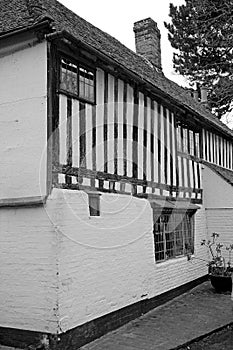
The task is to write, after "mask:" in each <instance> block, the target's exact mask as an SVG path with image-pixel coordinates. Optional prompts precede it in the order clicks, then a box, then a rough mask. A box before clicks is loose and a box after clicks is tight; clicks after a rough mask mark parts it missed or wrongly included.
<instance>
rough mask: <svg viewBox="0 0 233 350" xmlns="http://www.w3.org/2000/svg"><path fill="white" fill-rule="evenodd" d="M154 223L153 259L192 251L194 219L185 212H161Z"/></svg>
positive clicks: (160, 259) (168, 257)
mask: <svg viewBox="0 0 233 350" xmlns="http://www.w3.org/2000/svg"><path fill="white" fill-rule="evenodd" d="M154 217H155V218H156V222H155V224H154V244H155V259H156V261H163V260H165V259H171V258H175V257H177V256H183V255H185V254H187V253H193V252H194V220H193V216H191V215H190V214H189V213H185V212H175V213H170V214H163V215H160V216H159V217H157V216H156V215H155V214H154Z"/></svg>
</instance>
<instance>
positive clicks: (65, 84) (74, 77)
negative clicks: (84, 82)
mask: <svg viewBox="0 0 233 350" xmlns="http://www.w3.org/2000/svg"><path fill="white" fill-rule="evenodd" d="M60 88H61V89H62V90H65V91H67V92H70V93H72V94H75V95H77V94H78V66H77V65H75V64H74V63H71V62H69V61H68V60H65V59H62V60H61V77H60Z"/></svg>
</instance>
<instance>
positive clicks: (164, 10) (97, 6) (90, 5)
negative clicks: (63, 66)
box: [59, 0, 185, 85]
mask: <svg viewBox="0 0 233 350" xmlns="http://www.w3.org/2000/svg"><path fill="white" fill-rule="evenodd" d="M59 1H60V2H61V3H62V4H63V5H65V6H66V7H68V8H69V9H71V10H72V11H73V12H75V13H76V14H78V15H79V16H80V17H82V18H84V19H85V20H87V21H88V22H90V23H91V24H93V25H95V26H96V27H98V28H99V29H101V30H103V31H105V32H107V33H108V34H110V35H112V36H113V37H115V38H116V39H118V40H119V41H121V42H122V43H123V44H124V45H125V46H127V47H129V48H130V49H131V50H134V51H135V41H134V32H133V24H134V22H137V21H140V20H142V19H144V18H147V17H151V18H152V19H153V20H154V21H155V22H157V25H158V28H159V29H160V32H161V51H162V67H163V72H164V74H165V75H166V76H167V77H168V78H169V79H171V80H174V81H176V82H177V83H178V84H182V85H184V84H185V82H184V79H183V78H182V77H180V76H178V75H177V74H176V73H175V72H174V70H173V66H172V55H173V49H172V47H171V45H170V42H169V41H168V38H167V30H166V28H165V27H164V24H163V23H164V21H169V16H168V14H169V3H170V2H172V3H173V4H174V5H177V6H179V5H182V4H183V3H184V2H185V1H184V0H143V1H142V0H141V1H139V0H117V1H109V0H85V1H81V0H59Z"/></svg>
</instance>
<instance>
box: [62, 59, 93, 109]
mask: <svg viewBox="0 0 233 350" xmlns="http://www.w3.org/2000/svg"><path fill="white" fill-rule="evenodd" d="M62 60H67V61H69V62H70V63H72V64H74V65H76V67H77V93H75V92H74V93H72V92H71V91H68V90H66V89H63V88H61V76H62ZM80 68H83V69H85V70H87V71H89V72H91V73H92V74H93V100H92V99H88V98H85V97H82V96H80V85H79V84H80V75H79V70H80ZM57 90H58V92H60V93H62V94H64V95H66V96H68V97H71V98H75V99H77V100H79V101H81V102H84V103H89V104H91V105H96V68H94V67H93V66H91V65H90V64H88V63H86V62H83V60H79V59H74V58H73V57H70V56H67V55H65V54H60V55H59V59H58V80H57Z"/></svg>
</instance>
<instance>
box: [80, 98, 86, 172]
mask: <svg viewBox="0 0 233 350" xmlns="http://www.w3.org/2000/svg"><path fill="white" fill-rule="evenodd" d="M79 122H80V124H79V130H80V138H79V145H80V167H81V168H86V105H85V103H82V102H81V103H80V104H79Z"/></svg>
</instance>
